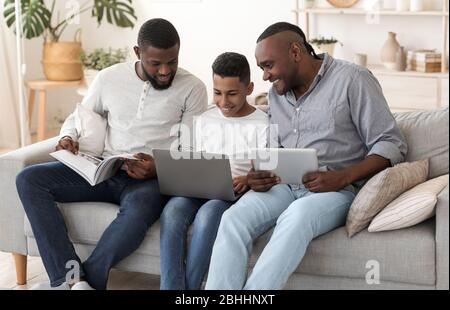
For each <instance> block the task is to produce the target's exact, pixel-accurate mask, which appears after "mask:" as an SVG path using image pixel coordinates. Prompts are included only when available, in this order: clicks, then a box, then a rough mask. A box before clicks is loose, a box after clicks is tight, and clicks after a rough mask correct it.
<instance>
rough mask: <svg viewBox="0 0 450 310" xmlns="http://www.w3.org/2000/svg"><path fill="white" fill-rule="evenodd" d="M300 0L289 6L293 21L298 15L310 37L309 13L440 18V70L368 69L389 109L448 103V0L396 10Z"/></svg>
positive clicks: (297, 18) (380, 66) (426, 107)
mask: <svg viewBox="0 0 450 310" xmlns="http://www.w3.org/2000/svg"><path fill="white" fill-rule="evenodd" d="M299 2H300V0H297V1H296V7H295V9H293V10H292V12H293V13H294V14H295V22H296V24H297V25H299V22H300V18H304V20H303V21H304V25H305V29H304V30H305V35H306V38H307V39H308V40H309V38H310V34H311V22H310V21H311V16H312V15H317V14H322V15H324V14H332V15H342V16H346V15H347V16H348V15H362V16H365V15H368V14H369V15H374V14H379V15H380V16H410V17H420V16H433V17H436V18H441V19H442V29H441V32H442V39H441V51H442V59H441V63H442V67H441V72H437V73H422V72H416V71H402V72H400V71H395V70H389V69H386V68H384V66H382V65H369V69H370V70H371V71H372V72H373V73H374V74H375V75H376V76H377V78H378V80H379V81H380V83H381V85H382V87H383V90H384V93H385V95H386V98H387V100H388V102H389V103H390V106H391V109H392V110H394V111H405V110H423V109H433V108H438V107H441V106H445V105H448V89H449V88H448V68H447V40H448V16H449V12H448V0H444V1H443V6H442V10H434V11H420V12H411V11H405V12H399V11H395V10H379V11H376V12H375V11H367V10H364V9H357V8H346V9H342V8H310V9H300V4H299Z"/></svg>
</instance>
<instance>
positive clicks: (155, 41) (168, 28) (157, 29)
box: [138, 18, 180, 49]
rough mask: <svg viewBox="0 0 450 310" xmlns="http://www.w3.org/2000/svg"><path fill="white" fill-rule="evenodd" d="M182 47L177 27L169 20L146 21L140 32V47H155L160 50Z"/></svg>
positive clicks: (155, 19)
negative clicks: (176, 46)
mask: <svg viewBox="0 0 450 310" xmlns="http://www.w3.org/2000/svg"><path fill="white" fill-rule="evenodd" d="M177 44H178V45H180V37H179V35H178V32H177V30H176V29H175V27H174V26H173V25H172V24H171V23H170V22H169V21H167V20H165V19H162V18H154V19H150V20H148V21H146V22H145V23H144V24H143V25H142V26H141V29H140V30H139V35H138V46H139V47H140V48H146V47H148V46H153V47H156V48H159V49H169V48H171V47H174V46H175V45H177Z"/></svg>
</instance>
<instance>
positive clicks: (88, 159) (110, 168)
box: [50, 150, 139, 186]
mask: <svg viewBox="0 0 450 310" xmlns="http://www.w3.org/2000/svg"><path fill="white" fill-rule="evenodd" d="M50 156H52V157H53V158H55V159H57V160H58V161H60V162H62V163H63V164H64V165H66V166H67V167H69V168H71V169H72V170H73V171H75V172H76V173H78V174H79V175H81V176H82V177H83V178H84V179H85V180H86V181H88V182H89V184H91V185H92V186H94V185H97V184H99V183H101V182H103V181H105V180H107V179H109V178H110V177H112V176H114V175H115V174H116V172H117V170H118V169H119V168H120V167H121V166H122V164H123V162H124V158H126V159H134V160H139V159H137V158H136V157H134V156H133V155H132V154H121V155H115V156H111V157H108V158H106V159H102V158H97V157H94V156H92V155H89V154H86V153H82V152H78V154H77V155H75V154H73V153H72V152H69V151H67V150H61V151H57V152H53V153H50Z"/></svg>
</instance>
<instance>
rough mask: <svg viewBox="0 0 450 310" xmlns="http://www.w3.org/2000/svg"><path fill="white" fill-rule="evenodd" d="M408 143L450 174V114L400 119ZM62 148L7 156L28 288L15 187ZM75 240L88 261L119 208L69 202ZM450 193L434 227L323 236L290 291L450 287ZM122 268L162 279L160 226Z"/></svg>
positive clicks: (5, 201)
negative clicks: (22, 174)
mask: <svg viewBox="0 0 450 310" xmlns="http://www.w3.org/2000/svg"><path fill="white" fill-rule="evenodd" d="M395 117H396V119H397V121H398V123H399V126H400V127H401V129H402V131H403V133H404V135H405V136H406V138H407V141H408V145H409V151H408V156H407V160H408V161H414V160H418V159H422V158H430V167H431V169H430V175H429V177H430V178H433V177H436V176H439V175H443V174H447V173H448V164H449V163H448V160H449V159H448V156H449V148H448V138H449V133H448V126H449V116H448V108H446V109H442V110H436V111H431V112H414V113H400V114H397V115H396V116H395ZM55 144H56V139H55V138H54V139H50V140H47V141H43V142H41V143H37V144H35V145H31V146H28V147H25V148H23V149H19V150H17V151H14V152H11V153H8V154H5V155H3V156H1V157H0V172H1V178H0V193H1V199H0V250H1V251H5V252H11V253H15V257H16V269H17V271H18V281H19V282H22V283H23V282H24V281H25V280H24V278H23V277H24V276H23V273H24V270H23V268H24V265H23V264H24V261H25V260H24V258H25V255H39V253H38V250H37V247H36V243H35V239H34V237H33V234H32V231H31V229H30V225H29V223H28V221H27V219H26V218H25V216H24V212H23V209H22V207H21V204H20V201H19V198H18V196H17V192H16V188H15V177H16V175H17V173H18V172H19V171H20V170H21V169H22V168H23V167H25V166H29V165H32V164H36V163H41V162H45V161H49V160H50V157H49V155H48V153H49V152H50V151H51V150H52V149H53V147H54V145H55ZM59 207H60V209H61V211H62V214H63V216H64V218H65V220H66V224H67V228H68V231H69V235H70V237H71V239H72V240H73V241H74V243H75V247H76V250H77V252H78V254H79V255H80V257H81V258H82V259H85V258H86V257H87V256H88V255H89V253H90V252H91V251H92V250H93V248H94V246H95V244H96V243H97V241H98V240H99V238H100V236H101V235H102V232H103V231H104V230H105V228H106V227H107V226H108V224H109V223H110V222H111V221H112V220H113V219H114V218H115V216H116V213H117V211H118V207H117V206H116V205H112V204H108V203H71V204H61V205H60V206H59ZM448 209H449V202H448V187H447V188H446V189H444V190H443V191H442V192H441V194H440V195H439V200H438V203H437V207H436V216H435V217H434V218H432V219H429V220H428V221H426V222H424V223H421V224H419V225H416V226H414V227H410V228H407V229H401V230H396V231H389V232H379V233H369V232H368V231H367V230H366V231H363V232H360V233H359V234H357V235H356V236H354V237H353V238H348V237H347V234H346V232H345V227H340V228H338V229H336V230H334V231H331V232H329V233H327V234H325V235H322V236H320V237H318V238H316V239H315V240H314V241H313V242H312V243H311V245H310V247H309V248H308V251H307V253H306V256H305V257H304V259H303V261H302V263H301V264H300V266H299V267H298V269H297V270H296V272H295V273H294V274H293V275H292V276H291V278H290V280H289V283H288V285H287V287H286V288H287V289H448V288H449V273H448V270H449V213H448ZM270 234H271V231H269V232H268V233H266V234H265V235H263V236H262V237H260V238H259V239H258V240H257V241H256V243H255V245H254V248H253V254H252V258H251V260H250V266H249V267H250V268H251V266H252V265H253V264H254V262H255V260H256V259H257V257H258V255H259V254H260V253H261V250H262V248H263V247H264V245H265V244H266V242H267V240H268V239H269V237H270ZM369 261H376V262H378V263H379V271H380V283H379V284H368V282H367V281H366V275H367V273H368V272H369V271H370V270H371V266H367V267H368V268H367V267H366V264H367V263H368V262H369ZM117 268H118V269H121V270H128V271H137V272H145V273H151V274H159V223H156V224H155V225H153V227H152V228H151V229H150V230H149V231H148V233H147V237H146V238H145V240H144V242H143V243H142V245H141V246H140V248H139V249H138V250H137V251H136V252H135V253H134V254H132V255H131V256H129V257H128V258H126V259H125V260H123V261H122V262H121V263H120V264H119V265H118V266H117Z"/></svg>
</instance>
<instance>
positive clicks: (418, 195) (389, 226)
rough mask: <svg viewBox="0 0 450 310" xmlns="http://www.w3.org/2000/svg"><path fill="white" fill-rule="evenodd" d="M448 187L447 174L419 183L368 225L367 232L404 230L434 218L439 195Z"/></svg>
mask: <svg viewBox="0 0 450 310" xmlns="http://www.w3.org/2000/svg"><path fill="white" fill-rule="evenodd" d="M447 185H448V174H447V175H443V176H441V177H438V178H434V179H432V180H429V181H427V182H425V183H421V184H419V185H417V186H415V187H413V188H412V189H410V190H409V191H407V192H405V193H403V194H401V195H400V196H399V197H398V198H397V199H395V200H394V201H392V202H391V203H390V204H389V205H387V207H386V208H384V209H383V210H382V211H381V212H380V213H379V214H378V215H377V216H376V217H375V218H374V219H373V220H372V223H370V226H369V231H370V232H376V231H385V230H394V229H400V228H405V227H409V226H413V225H416V224H418V223H421V222H423V221H425V220H427V219H429V218H430V217H433V216H434V212H435V206H436V203H437V199H438V198H437V197H438V195H439V193H440V192H441V191H442V190H443V189H444V188H445V187H446V186H447Z"/></svg>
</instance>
